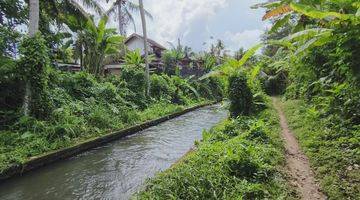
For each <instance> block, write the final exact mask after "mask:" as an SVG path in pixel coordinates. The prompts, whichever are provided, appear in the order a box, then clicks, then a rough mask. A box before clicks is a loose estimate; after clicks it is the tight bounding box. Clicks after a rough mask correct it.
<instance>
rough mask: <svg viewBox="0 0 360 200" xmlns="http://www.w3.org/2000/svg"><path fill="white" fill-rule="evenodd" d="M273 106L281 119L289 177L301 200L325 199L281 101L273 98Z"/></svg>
mask: <svg viewBox="0 0 360 200" xmlns="http://www.w3.org/2000/svg"><path fill="white" fill-rule="evenodd" d="M273 104H274V107H275V109H276V110H277V112H278V113H279V117H280V126H281V129H282V137H283V139H284V146H285V158H286V167H287V171H288V175H289V177H290V179H291V184H293V185H294V186H295V187H296V188H297V190H298V193H299V195H300V197H301V199H325V195H324V194H323V193H322V192H321V191H320V187H319V186H318V184H317V183H316V180H315V177H314V173H313V171H312V169H311V168H310V164H309V159H308V158H307V156H306V155H305V154H304V153H303V152H302V151H301V149H300V147H299V144H298V142H297V140H296V138H295V136H294V134H293V133H292V132H291V130H290V129H289V127H288V124H287V121H286V118H285V115H284V112H283V111H282V108H281V105H280V104H281V103H280V100H279V99H278V98H276V97H273Z"/></svg>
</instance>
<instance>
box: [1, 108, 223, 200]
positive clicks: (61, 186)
mask: <svg viewBox="0 0 360 200" xmlns="http://www.w3.org/2000/svg"><path fill="white" fill-rule="evenodd" d="M226 115H227V112H226V111H225V110H224V109H222V108H221V107H220V105H214V106H208V107H205V108H201V109H198V110H196V111H193V112H190V113H187V114H185V115H182V116H180V117H178V118H175V119H172V120H169V121H167V122H164V123H162V124H160V125H157V126H154V127H151V128H148V129H146V130H144V131H141V132H139V133H138V134H135V135H132V136H129V137H126V138H124V139H121V140H118V141H115V142H112V143H109V144H107V145H105V146H102V147H99V148H96V149H93V150H91V151H88V152H85V153H83V154H80V155H78V156H75V157H72V158H70V159H67V160H64V161H60V162H57V163H54V164H51V165H49V166H46V167H43V168H40V169H38V170H35V171H32V172H29V173H27V174H25V175H23V176H21V177H15V178H12V179H9V180H7V181H5V182H3V183H2V184H0V199H1V200H15V199H16V200H18V199H26V200H32V199H33V200H42V199H44V200H45V199H49V200H57V199H59V200H60V199H61V200H65V199H86V200H88V199H128V198H129V197H131V195H132V194H133V193H134V192H136V191H138V190H139V189H140V188H141V186H142V184H143V183H144V181H145V180H146V179H147V178H149V177H152V176H154V175H155V174H156V173H157V172H159V171H162V170H165V169H167V168H169V167H170V166H171V165H172V164H173V163H175V162H176V161H177V160H178V159H179V158H181V157H182V156H183V155H184V154H185V153H186V152H187V151H188V150H189V149H190V148H191V147H192V146H193V144H194V141H195V140H200V139H201V133H202V130H203V129H209V128H211V127H212V126H213V125H215V124H216V123H218V122H219V121H221V120H223V119H225V118H226Z"/></svg>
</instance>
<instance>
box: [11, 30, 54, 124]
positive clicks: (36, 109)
mask: <svg viewBox="0 0 360 200" xmlns="http://www.w3.org/2000/svg"><path fill="white" fill-rule="evenodd" d="M20 53H21V59H20V61H19V63H18V68H19V70H20V74H22V78H23V80H24V81H25V82H26V83H27V84H29V86H30V91H31V93H30V94H31V95H30V106H29V107H30V114H31V115H32V116H34V117H36V118H46V113H49V112H48V109H49V108H50V103H49V100H48V95H47V90H46V88H47V81H48V66H49V63H50V60H49V53H48V48H47V46H46V45H45V40H44V38H43V37H42V36H41V34H36V35H35V36H34V37H27V38H25V39H24V40H23V41H22V43H21V46H20Z"/></svg>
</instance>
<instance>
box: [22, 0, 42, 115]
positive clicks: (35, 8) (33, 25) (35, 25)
mask: <svg viewBox="0 0 360 200" xmlns="http://www.w3.org/2000/svg"><path fill="white" fill-rule="evenodd" d="M39 19H40V17H39V0H30V1H29V36H30V37H34V36H35V34H36V32H37V31H38V30H39ZM30 99H31V84H30V81H29V80H26V84H25V96H24V103H23V111H24V115H25V116H28V115H29V112H30V109H29V105H30Z"/></svg>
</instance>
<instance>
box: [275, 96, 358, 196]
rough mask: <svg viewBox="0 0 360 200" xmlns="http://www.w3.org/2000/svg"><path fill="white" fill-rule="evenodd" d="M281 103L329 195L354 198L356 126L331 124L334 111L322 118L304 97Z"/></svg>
mask: <svg viewBox="0 0 360 200" xmlns="http://www.w3.org/2000/svg"><path fill="white" fill-rule="evenodd" d="M282 106H283V107H284V111H285V115H286V117H287V119H288V123H289V126H290V128H291V129H292V130H293V132H294V133H295V135H296V137H297V139H298V140H299V143H300V146H301V148H302V149H303V150H304V152H305V154H306V155H307V156H308V157H309V159H310V163H311V166H312V168H313V169H314V171H315V174H316V177H317V178H318V180H319V181H320V185H321V188H322V189H323V191H324V192H325V193H326V195H327V196H328V198H329V199H334V200H335V199H357V198H358V194H359V193H360V167H359V165H360V163H359V162H360V155H359V148H360V146H359V144H360V132H359V128H356V126H354V127H350V126H347V127H345V126H343V125H342V124H341V123H337V124H332V123H330V122H331V121H332V120H333V119H335V117H336V116H335V114H333V115H328V116H326V115H325V116H326V117H323V116H322V115H321V112H320V111H319V110H317V109H315V107H312V106H309V105H308V104H306V103H305V102H304V101H303V100H287V101H285V102H283V105H282Z"/></svg>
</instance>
